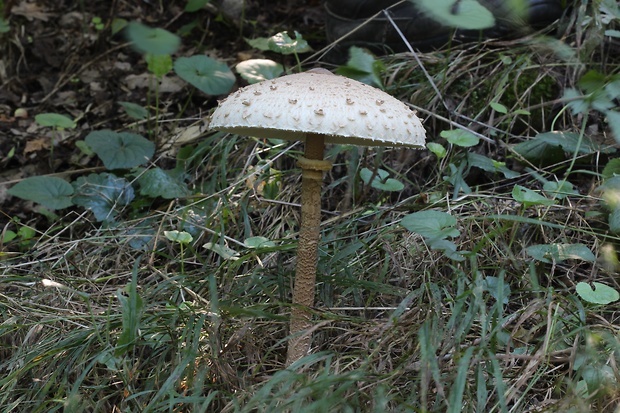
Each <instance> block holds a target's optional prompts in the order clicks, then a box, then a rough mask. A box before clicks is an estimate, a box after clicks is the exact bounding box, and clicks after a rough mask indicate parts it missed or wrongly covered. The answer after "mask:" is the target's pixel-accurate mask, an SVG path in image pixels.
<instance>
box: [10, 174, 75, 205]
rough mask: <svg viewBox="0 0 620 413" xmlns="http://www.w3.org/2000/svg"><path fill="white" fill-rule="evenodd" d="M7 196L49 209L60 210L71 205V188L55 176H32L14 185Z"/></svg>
mask: <svg viewBox="0 0 620 413" xmlns="http://www.w3.org/2000/svg"><path fill="white" fill-rule="evenodd" d="M8 192H9V194H11V195H13V196H16V197H18V198H21V199H26V200H28V201H33V202H36V203H37V204H41V205H43V206H44V207H46V208H49V209H62V208H67V207H69V206H71V205H73V201H71V195H73V187H72V186H71V184H70V183H68V182H67V181H65V180H64V179H61V178H58V177H55V176H33V177H30V178H26V179H24V180H23V181H21V182H19V183H17V184H15V185H14V186H13V187H12V188H11V189H9V191H8Z"/></svg>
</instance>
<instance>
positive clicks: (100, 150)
mask: <svg viewBox="0 0 620 413" xmlns="http://www.w3.org/2000/svg"><path fill="white" fill-rule="evenodd" d="M85 141H86V144H87V145H88V146H90V148H91V149H92V150H93V151H94V152H95V153H96V154H97V156H98V157H99V158H100V159H101V160H102V161H103V165H104V166H105V167H106V169H110V170H112V169H125V168H133V167H136V166H139V165H142V164H145V163H146V162H148V160H149V159H151V157H152V156H153V155H154V154H155V144H154V143H153V142H151V141H149V140H148V139H146V138H144V137H142V136H140V135H138V134H135V133H129V132H120V133H118V132H114V131H111V130H109V129H104V130H100V131H94V132H91V133H89V134H88V135H87V136H86V139H85Z"/></svg>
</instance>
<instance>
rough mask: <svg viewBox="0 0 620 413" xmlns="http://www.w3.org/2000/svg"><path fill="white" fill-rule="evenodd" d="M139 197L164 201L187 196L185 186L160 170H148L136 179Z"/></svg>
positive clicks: (187, 191)
mask: <svg viewBox="0 0 620 413" xmlns="http://www.w3.org/2000/svg"><path fill="white" fill-rule="evenodd" d="M138 183H139V184H140V195H146V196H150V197H152V198H156V197H162V198H164V199H174V198H182V197H184V196H187V195H189V190H188V189H187V186H186V185H185V184H184V183H183V182H180V181H179V180H177V179H175V178H174V177H173V176H171V175H170V174H169V173H168V172H166V171H164V170H163V169H160V168H153V169H149V170H148V171H146V172H144V173H143V174H141V175H140V177H139V178H138Z"/></svg>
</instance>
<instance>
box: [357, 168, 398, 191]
mask: <svg viewBox="0 0 620 413" xmlns="http://www.w3.org/2000/svg"><path fill="white" fill-rule="evenodd" d="M372 175H373V171H371V170H370V169H368V168H362V170H361V171H360V178H362V181H364V183H365V184H366V185H368V184H369V183H370V186H372V187H373V188H375V189H380V190H382V191H390V192H396V191H402V190H403V188H404V187H405V185H403V183H402V182H400V181H397V180H396V179H393V178H390V177H389V176H390V173H389V172H388V171H385V170H383V169H377V173H376V175H375V177H374V179H373V180H372V182H370V179H371V178H372Z"/></svg>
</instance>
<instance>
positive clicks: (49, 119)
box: [34, 113, 76, 129]
mask: <svg viewBox="0 0 620 413" xmlns="http://www.w3.org/2000/svg"><path fill="white" fill-rule="evenodd" d="M34 120H35V122H37V123H38V124H39V125H41V126H48V127H52V128H57V129H74V128H75V126H76V125H75V121H74V120H73V119H71V118H69V117H67V116H65V115H61V114H59V113H39V114H38V115H36V116H35V117H34Z"/></svg>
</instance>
